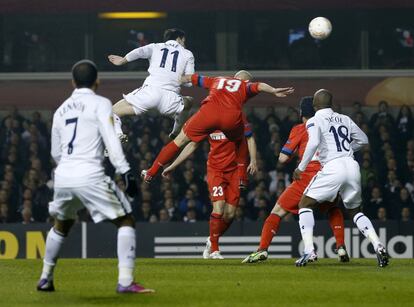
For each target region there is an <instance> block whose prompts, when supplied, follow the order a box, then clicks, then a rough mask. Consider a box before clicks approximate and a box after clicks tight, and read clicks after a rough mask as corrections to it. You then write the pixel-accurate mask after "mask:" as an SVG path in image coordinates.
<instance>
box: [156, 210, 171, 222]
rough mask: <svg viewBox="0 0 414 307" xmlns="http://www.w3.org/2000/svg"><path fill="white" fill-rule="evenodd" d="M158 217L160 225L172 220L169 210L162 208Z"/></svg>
mask: <svg viewBox="0 0 414 307" xmlns="http://www.w3.org/2000/svg"><path fill="white" fill-rule="evenodd" d="M158 216H159V220H158V221H159V222H160V223H167V222H169V221H170V220H171V217H170V215H169V214H168V211H167V209H165V208H162V209H160V210H159V211H158Z"/></svg>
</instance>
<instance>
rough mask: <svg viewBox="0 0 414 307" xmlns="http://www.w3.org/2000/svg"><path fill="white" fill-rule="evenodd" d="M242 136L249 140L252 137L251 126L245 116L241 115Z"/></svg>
mask: <svg viewBox="0 0 414 307" xmlns="http://www.w3.org/2000/svg"><path fill="white" fill-rule="evenodd" d="M243 124H244V136H245V137H247V138H249V137H251V136H253V130H252V125H251V124H250V123H249V122H248V121H247V117H246V115H245V114H244V113H243Z"/></svg>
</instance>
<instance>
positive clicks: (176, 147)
mask: <svg viewBox="0 0 414 307" xmlns="http://www.w3.org/2000/svg"><path fill="white" fill-rule="evenodd" d="M189 142H190V139H189V138H188V136H187V135H186V134H185V133H184V130H183V129H181V131H180V133H179V134H178V136H177V137H176V138H175V139H174V140H173V141H171V142H169V143H168V144H167V145H165V146H164V147H163V148H162V149H161V151H160V153H159V154H158V156H157V158H156V159H155V161H154V163H153V164H152V166H151V167H150V168H149V169H148V170H143V171H142V172H141V176H142V177H143V178H144V181H145V182H146V183H150V182H151V180H152V179H153V178H154V177H155V176H156V175H157V173H158V171H159V169H160V168H161V167H164V166H165V165H167V164H168V163H169V162H170V161H172V159H174V158H175V156H176V155H177V154H178V152H179V151H180V149H181V148H183V147H184V146H185V145H187V144H188V143H189Z"/></svg>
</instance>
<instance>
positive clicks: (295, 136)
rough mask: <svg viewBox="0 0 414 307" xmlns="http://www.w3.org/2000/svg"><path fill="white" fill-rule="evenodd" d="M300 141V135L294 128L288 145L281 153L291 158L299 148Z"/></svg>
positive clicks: (284, 146)
mask: <svg viewBox="0 0 414 307" xmlns="http://www.w3.org/2000/svg"><path fill="white" fill-rule="evenodd" d="M300 140H301V135H300V133H297V131H296V129H295V127H293V128H292V130H291V131H290V134H289V138H288V140H287V142H286V144H285V145H283V148H282V150H281V153H283V154H285V155H287V156H291V155H292V154H293V153H294V152H295V151H296V149H297V148H298V146H299V143H300Z"/></svg>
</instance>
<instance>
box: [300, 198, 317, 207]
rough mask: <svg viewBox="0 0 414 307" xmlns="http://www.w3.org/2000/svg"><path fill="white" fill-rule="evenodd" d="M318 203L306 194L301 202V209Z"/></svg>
mask: <svg viewBox="0 0 414 307" xmlns="http://www.w3.org/2000/svg"><path fill="white" fill-rule="evenodd" d="M316 204H317V201H316V200H315V199H313V198H310V197H308V196H306V195H303V196H302V199H301V200H300V202H299V206H298V207H299V209H302V208H314V207H315V205H316Z"/></svg>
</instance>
